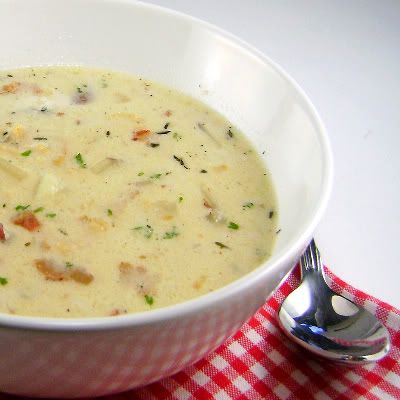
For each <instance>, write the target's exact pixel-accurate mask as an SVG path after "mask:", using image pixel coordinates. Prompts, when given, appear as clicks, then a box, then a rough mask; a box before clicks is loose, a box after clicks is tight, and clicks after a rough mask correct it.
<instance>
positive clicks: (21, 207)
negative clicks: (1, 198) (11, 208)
mask: <svg viewBox="0 0 400 400" xmlns="http://www.w3.org/2000/svg"><path fill="white" fill-rule="evenodd" d="M30 206H31V205H30V204H28V205H27V206H23V205H21V204H18V205H17V207H15V209H16V210H17V211H25V210H27V209H28V208H29V207H30Z"/></svg>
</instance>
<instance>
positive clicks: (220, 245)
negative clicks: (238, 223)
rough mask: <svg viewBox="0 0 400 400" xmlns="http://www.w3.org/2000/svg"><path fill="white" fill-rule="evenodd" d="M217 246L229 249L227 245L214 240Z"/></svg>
mask: <svg viewBox="0 0 400 400" xmlns="http://www.w3.org/2000/svg"><path fill="white" fill-rule="evenodd" d="M214 243H215V244H216V245H217V246H218V247H220V248H221V249H229V247H228V246H227V245H226V244H223V243H221V242H214Z"/></svg>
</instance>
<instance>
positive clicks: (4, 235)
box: [0, 223, 6, 242]
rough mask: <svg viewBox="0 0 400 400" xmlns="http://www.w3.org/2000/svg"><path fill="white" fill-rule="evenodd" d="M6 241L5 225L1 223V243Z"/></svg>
mask: <svg viewBox="0 0 400 400" xmlns="http://www.w3.org/2000/svg"><path fill="white" fill-rule="evenodd" d="M5 241H6V232H5V231H4V227H3V224H2V223H0V242H5Z"/></svg>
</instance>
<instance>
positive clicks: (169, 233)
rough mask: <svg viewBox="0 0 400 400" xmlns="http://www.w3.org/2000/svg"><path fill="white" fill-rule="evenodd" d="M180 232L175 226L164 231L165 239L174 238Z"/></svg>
mask: <svg viewBox="0 0 400 400" xmlns="http://www.w3.org/2000/svg"><path fill="white" fill-rule="evenodd" d="M178 235H179V233H178V232H177V231H176V227H175V226H174V227H173V228H172V230H171V231H167V232H165V233H164V236H163V239H172V238H174V237H177V236H178Z"/></svg>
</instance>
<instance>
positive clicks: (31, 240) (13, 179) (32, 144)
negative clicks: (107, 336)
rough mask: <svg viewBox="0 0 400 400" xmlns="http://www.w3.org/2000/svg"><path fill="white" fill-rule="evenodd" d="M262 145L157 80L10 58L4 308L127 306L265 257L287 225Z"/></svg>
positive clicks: (2, 90) (2, 231)
mask: <svg viewBox="0 0 400 400" xmlns="http://www.w3.org/2000/svg"><path fill="white" fill-rule="evenodd" d="M263 150H264V149H259V151H260V152H261V151H263ZM257 152H258V151H257V150H255V149H254V148H253V147H252V146H251V145H250V143H249V142H248V141H247V140H246V139H245V138H244V137H243V135H242V134H241V133H240V132H238V130H237V129H236V128H235V127H234V126H232V125H231V124H230V123H229V122H228V121H227V120H226V119H224V118H223V117H222V116H221V115H219V114H218V113H216V112H215V111H213V110H212V109H210V108H209V107H208V106H206V105H204V104H202V103H200V102H199V101H197V100H194V99H193V98H191V97H188V96H186V95H184V94H182V93H180V92H177V91H175V90H172V89H170V88H167V87H164V86H161V85H159V84H156V83H154V82H150V81H147V80H144V79H141V78H137V77H132V76H129V75H125V74H122V73H115V72H110V71H103V70H94V69H88V68H81V67H47V68H43V67H41V68H34V69H31V68H29V69H17V70H10V71H1V72H0V312H5V313H11V314H20V315H21V314H22V315H37V316H49V317H89V316H113V315H121V314H125V313H131V312H137V311H145V310H151V309H154V308H158V307H164V306H167V305H171V304H175V303H179V302H182V301H185V300H187V299H191V298H193V297H196V296H199V295H202V294H205V293H207V292H210V291H212V290H215V289H217V288H219V287H221V286H224V285H226V284H228V283H230V282H232V281H233V280H235V279H237V278H239V277H241V276H243V275H244V274H246V273H248V272H249V271H251V270H253V269H254V268H255V267H257V266H258V265H260V263H262V262H263V261H265V260H266V259H267V258H268V257H269V255H270V254H271V250H272V247H273V244H274V239H275V236H276V234H277V228H276V219H277V212H276V201H275V197H274V191H273V188H272V186H271V181H270V178H269V176H268V173H267V172H266V170H265V168H264V166H263V163H262V161H261V159H260V157H259V155H258V154H257Z"/></svg>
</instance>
